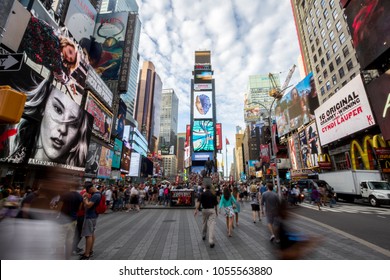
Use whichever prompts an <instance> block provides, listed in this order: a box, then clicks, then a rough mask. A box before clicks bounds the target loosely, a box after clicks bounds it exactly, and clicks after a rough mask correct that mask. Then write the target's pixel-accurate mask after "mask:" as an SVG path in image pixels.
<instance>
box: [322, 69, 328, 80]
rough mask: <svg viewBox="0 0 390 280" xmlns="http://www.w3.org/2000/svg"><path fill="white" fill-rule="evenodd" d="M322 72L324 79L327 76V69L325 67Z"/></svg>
mask: <svg viewBox="0 0 390 280" xmlns="http://www.w3.org/2000/svg"><path fill="white" fill-rule="evenodd" d="M322 74H323V75H324V79H326V78H328V70H326V69H325V70H324V72H322Z"/></svg>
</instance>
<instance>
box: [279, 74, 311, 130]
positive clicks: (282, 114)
mask: <svg viewBox="0 0 390 280" xmlns="http://www.w3.org/2000/svg"><path fill="white" fill-rule="evenodd" d="M318 106H319V101H318V96H317V90H316V88H315V85H314V77H313V73H312V72H310V73H309V75H307V76H306V77H305V78H304V79H303V80H302V81H300V82H299V83H298V84H297V85H296V86H295V87H294V88H292V89H291V90H290V91H289V92H288V93H287V94H285V95H284V96H283V97H282V98H281V99H280V100H278V102H277V103H276V106H275V118H276V124H277V126H278V135H279V137H280V136H283V135H285V134H287V133H288V132H290V131H292V130H294V129H297V128H298V127H300V126H302V125H305V124H307V123H309V122H310V121H312V120H314V111H315V110H316V109H317V108H318Z"/></svg>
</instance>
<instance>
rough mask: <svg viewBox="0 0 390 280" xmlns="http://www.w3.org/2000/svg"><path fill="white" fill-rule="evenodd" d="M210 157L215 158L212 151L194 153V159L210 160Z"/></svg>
mask: <svg viewBox="0 0 390 280" xmlns="http://www.w3.org/2000/svg"><path fill="white" fill-rule="evenodd" d="M208 158H210V159H213V153H212V152H204V153H193V154H192V160H193V161H204V160H208Z"/></svg>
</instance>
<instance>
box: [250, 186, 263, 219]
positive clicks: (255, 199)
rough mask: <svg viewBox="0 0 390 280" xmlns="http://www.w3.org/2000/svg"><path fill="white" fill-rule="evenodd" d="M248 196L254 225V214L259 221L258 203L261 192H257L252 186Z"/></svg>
mask: <svg viewBox="0 0 390 280" xmlns="http://www.w3.org/2000/svg"><path fill="white" fill-rule="evenodd" d="M250 196H251V208H252V220H253V223H254V224H255V223H256V214H257V218H258V220H259V221H261V217H260V201H261V192H260V190H257V188H256V187H255V186H254V187H253V188H251V190H250Z"/></svg>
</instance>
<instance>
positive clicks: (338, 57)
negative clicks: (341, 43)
mask: <svg viewBox="0 0 390 280" xmlns="http://www.w3.org/2000/svg"><path fill="white" fill-rule="evenodd" d="M340 63H341V58H340V56H339V55H337V56H336V64H337V65H339V64H340Z"/></svg>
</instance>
